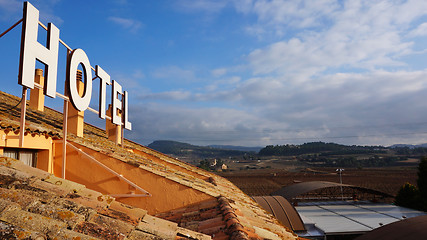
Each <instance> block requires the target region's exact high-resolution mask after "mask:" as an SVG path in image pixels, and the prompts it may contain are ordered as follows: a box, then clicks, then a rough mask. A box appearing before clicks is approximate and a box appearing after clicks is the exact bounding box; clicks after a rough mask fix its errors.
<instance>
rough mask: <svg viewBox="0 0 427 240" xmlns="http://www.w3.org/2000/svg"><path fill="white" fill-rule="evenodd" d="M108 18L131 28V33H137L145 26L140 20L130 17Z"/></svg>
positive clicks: (127, 28) (128, 28) (125, 27)
mask: <svg viewBox="0 0 427 240" xmlns="http://www.w3.org/2000/svg"><path fill="white" fill-rule="evenodd" d="M108 20H110V21H112V22H114V23H116V24H117V25H119V26H121V27H122V28H124V29H126V30H129V31H130V32H131V33H137V32H138V31H139V30H140V29H141V28H142V27H143V26H144V25H143V24H142V23H141V22H140V21H138V20H134V19H130V18H122V17H109V18H108Z"/></svg>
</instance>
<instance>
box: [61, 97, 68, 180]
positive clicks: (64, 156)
mask: <svg viewBox="0 0 427 240" xmlns="http://www.w3.org/2000/svg"><path fill="white" fill-rule="evenodd" d="M63 118H64V119H63V124H62V132H63V134H62V135H63V137H62V178H63V179H65V169H66V165H67V128H68V101H67V100H64V114H63Z"/></svg>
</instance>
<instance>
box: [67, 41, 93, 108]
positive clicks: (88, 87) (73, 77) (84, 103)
mask: <svg viewBox="0 0 427 240" xmlns="http://www.w3.org/2000/svg"><path fill="white" fill-rule="evenodd" d="M80 63H81V64H82V66H83V76H84V78H85V79H86V81H85V90H84V94H83V97H80V95H79V91H78V89H77V68H78V66H79V64H80ZM67 72H68V74H67V75H68V83H69V90H70V100H71V103H72V104H73V106H74V107H75V108H76V109H77V110H79V111H84V110H86V109H87V108H88V107H89V103H90V99H91V97H92V71H91V68H90V62H89V58H88V57H87V55H86V53H85V52H84V51H83V50H82V49H79V48H78V49H75V50H73V52H72V53H71V56H70V59H69V61H68V68H67Z"/></svg>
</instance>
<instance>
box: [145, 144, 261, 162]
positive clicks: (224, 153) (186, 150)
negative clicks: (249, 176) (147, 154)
mask: <svg viewBox="0 0 427 240" xmlns="http://www.w3.org/2000/svg"><path fill="white" fill-rule="evenodd" d="M148 147H149V148H152V149H154V150H156V151H159V152H162V153H165V154H169V155H173V156H177V157H181V158H182V157H184V158H190V159H204V158H229V157H238V156H244V155H245V154H248V153H249V151H238V150H230V149H220V148H214V147H210V146H207V147H205V146H196V145H191V144H188V143H182V142H176V141H168V140H158V141H154V142H152V143H150V144H149V145H148ZM252 154H253V152H252Z"/></svg>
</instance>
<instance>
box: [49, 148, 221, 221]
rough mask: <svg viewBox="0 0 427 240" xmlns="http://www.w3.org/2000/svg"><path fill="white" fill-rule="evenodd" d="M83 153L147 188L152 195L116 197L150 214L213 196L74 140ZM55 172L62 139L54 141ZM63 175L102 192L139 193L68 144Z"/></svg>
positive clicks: (59, 170)
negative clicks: (64, 173)
mask: <svg viewBox="0 0 427 240" xmlns="http://www.w3.org/2000/svg"><path fill="white" fill-rule="evenodd" d="M73 145H74V146H76V147H78V148H79V149H81V150H82V151H84V152H85V153H87V154H89V155H91V156H93V157H94V158H95V159H97V160H98V161H99V162H101V163H103V164H105V165H106V166H108V167H109V168H111V169H113V170H114V171H116V172H118V173H119V174H122V175H123V176H124V177H125V178H127V179H128V180H130V181H132V182H134V183H135V184H137V185H138V186H139V187H141V188H143V189H144V190H146V191H148V192H149V193H150V194H151V195H152V196H151V197H128V198H117V200H118V201H120V202H123V203H126V204H129V205H132V206H135V207H139V208H143V209H146V210H147V211H148V213H149V214H156V213H160V212H165V211H170V210H173V209H177V208H181V207H184V206H186V205H189V204H194V203H198V202H201V201H205V200H209V199H214V197H212V196H210V195H208V194H205V193H203V192H200V191H198V190H195V189H193V188H190V187H187V186H184V185H182V184H180V183H178V182H175V181H172V180H169V179H167V178H165V177H162V176H159V175H157V174H154V173H152V172H150V171H147V170H144V169H141V168H139V167H137V166H134V165H131V164H129V163H125V162H123V161H121V160H119V159H116V158H113V157H110V156H108V155H106V154H103V153H100V152H97V151H93V150H91V149H88V148H86V147H84V146H81V145H78V144H75V143H73ZM55 149H56V150H55V154H54V174H55V175H56V176H61V169H62V141H56V142H55ZM66 167H67V168H66V179H68V180H71V181H75V182H77V183H80V184H84V185H86V187H87V188H89V189H93V190H95V191H99V192H102V193H104V194H129V193H131V192H134V193H136V194H139V193H140V192H139V191H137V190H136V189H135V188H134V187H132V186H131V185H129V184H128V183H126V182H124V181H123V180H121V179H120V178H119V177H117V176H115V175H114V174H112V173H111V172H109V171H108V170H106V169H104V168H103V167H101V166H99V165H98V164H96V163H94V162H93V161H92V160H90V159H89V158H88V157H86V156H84V154H82V153H80V152H78V151H77V150H75V149H74V148H72V147H70V146H67V164H66Z"/></svg>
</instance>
